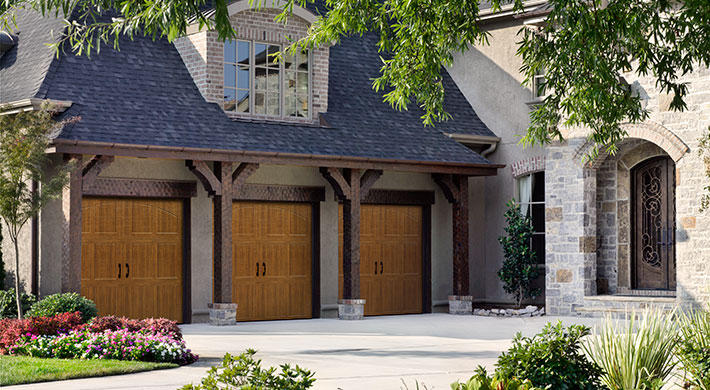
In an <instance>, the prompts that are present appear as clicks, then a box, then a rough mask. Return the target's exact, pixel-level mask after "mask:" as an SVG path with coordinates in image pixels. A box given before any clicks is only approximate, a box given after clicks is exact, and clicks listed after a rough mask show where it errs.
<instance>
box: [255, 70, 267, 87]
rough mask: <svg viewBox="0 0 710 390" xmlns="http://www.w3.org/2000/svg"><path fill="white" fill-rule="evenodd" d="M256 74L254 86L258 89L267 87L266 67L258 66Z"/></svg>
mask: <svg viewBox="0 0 710 390" xmlns="http://www.w3.org/2000/svg"><path fill="white" fill-rule="evenodd" d="M255 71H256V74H254V86H255V87H256V89H266V68H256V69H255Z"/></svg>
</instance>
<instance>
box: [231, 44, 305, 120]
mask: <svg viewBox="0 0 710 390" xmlns="http://www.w3.org/2000/svg"><path fill="white" fill-rule="evenodd" d="M239 41H242V42H249V112H239V111H237V110H236V109H235V110H233V111H232V110H230V111H227V110H224V102H222V109H223V110H224V111H225V112H227V113H232V114H236V115H239V116H241V117H251V118H259V119H264V120H269V119H271V120H281V121H291V120H299V119H300V120H304V119H305V120H311V119H313V50H308V116H306V117H301V116H289V115H285V112H286V110H285V109H284V108H285V107H284V97H285V96H286V93H285V92H286V78H285V77H284V76H285V73H286V70H285V69H284V64H283V61H281V62H279V113H280V114H279V115H269V114H257V113H256V112H255V109H254V102H255V101H256V64H255V59H256V53H255V50H256V45H257V44H263V45H271V46H279V48H280V51H281V52H283V50H284V45H283V44H281V43H274V42H267V41H261V40H255V39H242V38H236V39H235V40H234V42H237V46H236V47H237V50H239V49H238V47H239V46H238V45H239V43H238V42H239ZM222 53H224V44H223V47H222ZM224 64H228V62H226V61H225V60H224V58H223V59H222V72H223V74H222V96H224V89H225V88H226V87H225V85H224ZM238 70H239V64H237V72H238ZM296 77H298V76H296ZM238 85H239V78H238V73H237V75H235V88H230V89H234V90H235V91H236V92H237V98H238V91H239V89H238V88H237V86H238ZM296 95H298V94H296ZM223 99H224V98H223ZM235 107H236V106H235Z"/></svg>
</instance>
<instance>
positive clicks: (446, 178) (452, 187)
mask: <svg viewBox="0 0 710 390" xmlns="http://www.w3.org/2000/svg"><path fill="white" fill-rule="evenodd" d="M432 177H433V179H434V182H435V183H436V184H438V185H439V187H440V188H441V191H442V192H443V193H444V196H445V197H446V200H448V201H449V203H457V202H459V201H460V200H461V186H460V182H459V180H458V179H457V178H456V177H454V175H449V174H438V173H436V174H433V175H432ZM463 180H467V179H466V178H465V177H464V178H463Z"/></svg>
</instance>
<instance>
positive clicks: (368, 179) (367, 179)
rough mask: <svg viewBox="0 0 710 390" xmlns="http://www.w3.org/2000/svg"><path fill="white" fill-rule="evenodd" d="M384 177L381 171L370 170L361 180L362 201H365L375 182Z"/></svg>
mask: <svg viewBox="0 0 710 390" xmlns="http://www.w3.org/2000/svg"><path fill="white" fill-rule="evenodd" d="M380 177H382V170H381V169H368V170H367V171H365V173H364V174H363V175H362V177H361V178H360V199H364V198H365V197H366V196H367V194H368V193H369V192H370V189H371V188H372V186H373V185H374V184H375V182H376V181H377V180H378V179H379V178H380Z"/></svg>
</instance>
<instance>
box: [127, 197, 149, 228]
mask: <svg viewBox="0 0 710 390" xmlns="http://www.w3.org/2000/svg"><path fill="white" fill-rule="evenodd" d="M127 207H128V209H129V210H130V212H129V218H130V223H128V224H126V226H128V228H129V231H128V233H129V234H133V235H147V234H154V233H155V229H156V228H155V218H154V216H155V210H152V209H151V207H150V206H149V205H148V204H145V203H143V202H140V201H138V202H132V203H130V204H128V205H127Z"/></svg>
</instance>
